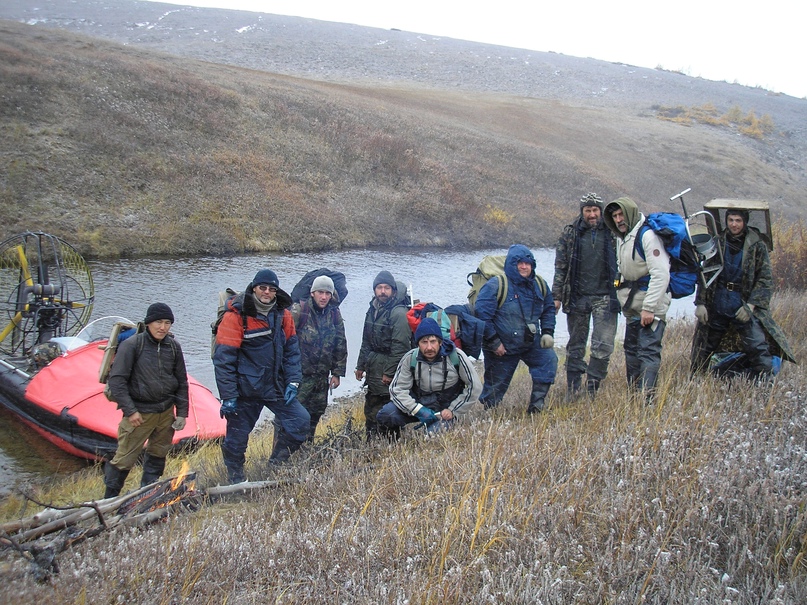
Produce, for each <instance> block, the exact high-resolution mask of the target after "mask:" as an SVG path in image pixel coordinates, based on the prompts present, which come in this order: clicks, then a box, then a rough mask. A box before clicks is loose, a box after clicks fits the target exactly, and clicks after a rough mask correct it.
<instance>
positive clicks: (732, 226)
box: [726, 214, 745, 235]
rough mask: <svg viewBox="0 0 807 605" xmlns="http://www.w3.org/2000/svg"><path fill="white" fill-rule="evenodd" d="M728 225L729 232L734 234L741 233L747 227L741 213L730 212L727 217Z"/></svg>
mask: <svg viewBox="0 0 807 605" xmlns="http://www.w3.org/2000/svg"><path fill="white" fill-rule="evenodd" d="M726 226H728V228H729V233H731V234H732V235H740V233H742V230H743V229H744V228H745V221H744V220H743V217H741V216H740V215H739V214H729V215H728V216H727V217H726Z"/></svg>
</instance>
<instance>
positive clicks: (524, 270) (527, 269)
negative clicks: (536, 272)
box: [517, 260, 532, 277]
mask: <svg viewBox="0 0 807 605" xmlns="http://www.w3.org/2000/svg"><path fill="white" fill-rule="evenodd" d="M517 267H518V274H519V275H520V276H521V277H529V276H530V275H531V274H532V263H531V262H529V261H526V260H520V261H518V265H517Z"/></svg>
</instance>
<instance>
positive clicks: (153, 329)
mask: <svg viewBox="0 0 807 605" xmlns="http://www.w3.org/2000/svg"><path fill="white" fill-rule="evenodd" d="M171 325H172V324H171V320H170V319H158V320H156V321H152V322H149V323H147V324H146V329H147V330H148V331H149V334H151V336H152V338H154V340H157V341H160V340H162V339H163V338H165V337H166V336H167V335H168V332H170V331H171Z"/></svg>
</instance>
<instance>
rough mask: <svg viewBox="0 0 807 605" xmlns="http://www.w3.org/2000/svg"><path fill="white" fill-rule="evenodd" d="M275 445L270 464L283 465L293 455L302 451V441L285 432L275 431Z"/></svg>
mask: <svg viewBox="0 0 807 605" xmlns="http://www.w3.org/2000/svg"><path fill="white" fill-rule="evenodd" d="M275 435H276V438H275V443H274V447H272V455H271V456H269V464H283V463H284V462H287V461H288V459H289V458H290V457H291V455H292V454H293V453H294V452H296V451H297V450H298V449H300V446H301V445H302V444H303V443H302V442H301V441H297V440H296V439H292V437H291V436H290V435H289V434H288V433H286V432H285V431H283V430H280V431H275Z"/></svg>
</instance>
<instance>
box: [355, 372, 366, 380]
mask: <svg viewBox="0 0 807 605" xmlns="http://www.w3.org/2000/svg"><path fill="white" fill-rule="evenodd" d="M362 378H364V370H356V380H361V379H362Z"/></svg>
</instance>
